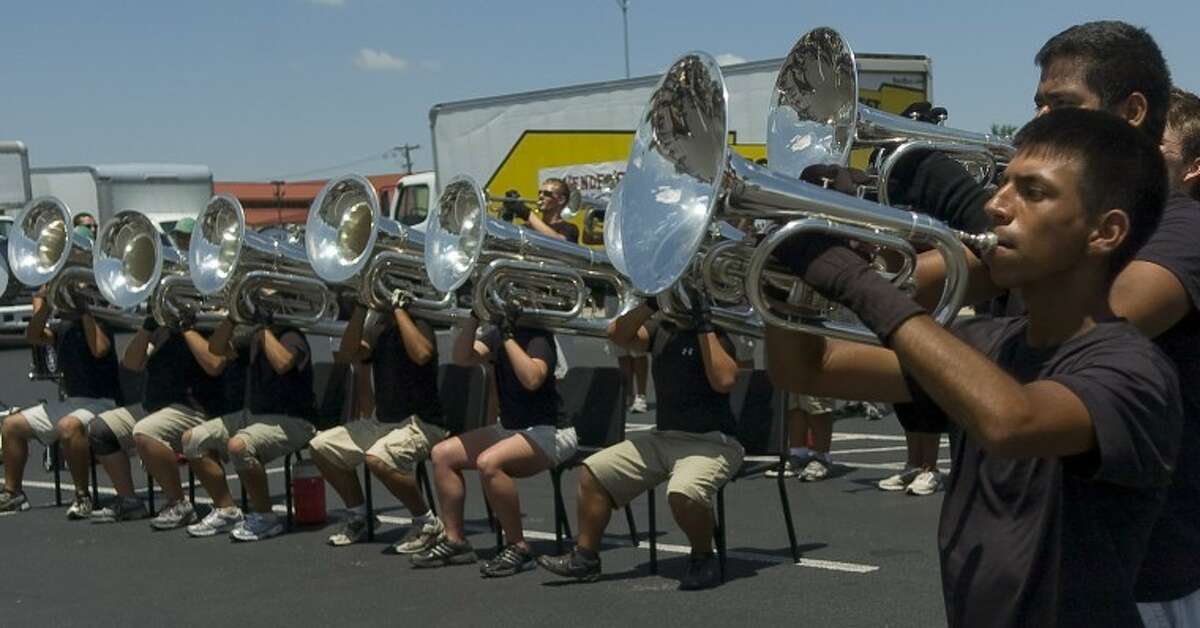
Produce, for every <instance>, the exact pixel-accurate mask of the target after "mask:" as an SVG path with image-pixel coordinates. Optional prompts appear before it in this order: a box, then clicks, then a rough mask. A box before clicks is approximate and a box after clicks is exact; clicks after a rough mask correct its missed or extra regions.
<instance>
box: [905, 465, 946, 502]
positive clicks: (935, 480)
mask: <svg viewBox="0 0 1200 628" xmlns="http://www.w3.org/2000/svg"><path fill="white" fill-rule="evenodd" d="M941 486H942V472H941V471H938V470H936V469H935V470H933V471H922V472H920V473H918V474H917V477H916V479H914V480H913V481H912V482H911V483H910V484H909V485H908V488H907V489H905V492H907V493H908V494H909V495H917V496H924V495H933V494H934V493H936V492H937V490H938V489H939V488H941Z"/></svg>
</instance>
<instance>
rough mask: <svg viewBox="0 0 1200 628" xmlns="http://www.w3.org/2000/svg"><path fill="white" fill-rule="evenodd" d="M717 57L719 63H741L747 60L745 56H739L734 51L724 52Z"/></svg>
mask: <svg viewBox="0 0 1200 628" xmlns="http://www.w3.org/2000/svg"><path fill="white" fill-rule="evenodd" d="M716 59H717V64H719V65H737V64H739V63H745V62H746V58H745V57H739V56H737V55H735V54H733V53H732V52H722V53H721V54H719V55H717V57H716Z"/></svg>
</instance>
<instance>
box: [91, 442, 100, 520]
mask: <svg viewBox="0 0 1200 628" xmlns="http://www.w3.org/2000/svg"><path fill="white" fill-rule="evenodd" d="M88 459H89V461H90V463H91V468H92V503H93V504H95V505H96V507H97V508H99V507H100V476H99V475H97V473H96V454H93V453H91V452H88Z"/></svg>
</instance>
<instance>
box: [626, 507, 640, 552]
mask: <svg viewBox="0 0 1200 628" xmlns="http://www.w3.org/2000/svg"><path fill="white" fill-rule="evenodd" d="M625 523H627V524H629V542H630V543H633V546H634V547H638V538H637V524H636V523H634V521H633V509H632V508H630V507H629V504H625Z"/></svg>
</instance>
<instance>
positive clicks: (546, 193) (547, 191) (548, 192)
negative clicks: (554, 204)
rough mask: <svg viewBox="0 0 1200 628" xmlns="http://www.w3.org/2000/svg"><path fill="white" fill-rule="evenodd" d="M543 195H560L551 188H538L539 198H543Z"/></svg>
mask: <svg viewBox="0 0 1200 628" xmlns="http://www.w3.org/2000/svg"><path fill="white" fill-rule="evenodd" d="M543 196H550V197H553V196H558V195H557V194H555V193H554V192H552V191H550V190H538V198H541V197H543Z"/></svg>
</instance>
